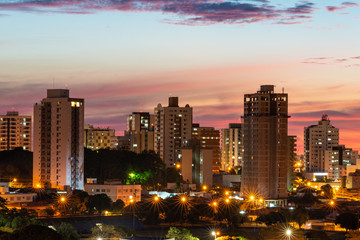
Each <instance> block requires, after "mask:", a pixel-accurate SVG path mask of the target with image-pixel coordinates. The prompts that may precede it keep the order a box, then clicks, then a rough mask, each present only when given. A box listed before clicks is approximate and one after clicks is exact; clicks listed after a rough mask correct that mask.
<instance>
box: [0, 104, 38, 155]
mask: <svg viewBox="0 0 360 240" xmlns="http://www.w3.org/2000/svg"><path fill="white" fill-rule="evenodd" d="M18 147H21V148H23V149H24V150H27V151H31V116H23V115H19V113H18V112H14V111H11V112H7V113H6V115H0V151H6V150H14V148H18Z"/></svg>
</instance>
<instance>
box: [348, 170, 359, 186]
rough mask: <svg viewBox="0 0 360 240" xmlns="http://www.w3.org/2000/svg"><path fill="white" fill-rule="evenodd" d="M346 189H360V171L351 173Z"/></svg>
mask: <svg viewBox="0 0 360 240" xmlns="http://www.w3.org/2000/svg"><path fill="white" fill-rule="evenodd" d="M346 188H347V189H354V188H360V169H356V171H355V172H354V173H349V176H348V177H347V178H346Z"/></svg>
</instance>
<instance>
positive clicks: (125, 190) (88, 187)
mask: <svg viewBox="0 0 360 240" xmlns="http://www.w3.org/2000/svg"><path fill="white" fill-rule="evenodd" d="M85 192H87V193H88V194H89V195H96V194H106V195H107V196H108V197H109V198H111V200H112V201H113V202H115V201H116V200H118V199H121V200H122V201H123V202H124V203H125V205H128V204H130V203H131V202H130V200H131V199H133V200H134V202H139V201H141V185H118V184H85Z"/></svg>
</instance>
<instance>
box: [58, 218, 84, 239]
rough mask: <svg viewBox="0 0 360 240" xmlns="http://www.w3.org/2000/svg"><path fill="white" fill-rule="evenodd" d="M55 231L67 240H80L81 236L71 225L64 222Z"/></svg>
mask: <svg viewBox="0 0 360 240" xmlns="http://www.w3.org/2000/svg"><path fill="white" fill-rule="evenodd" d="M55 229H56V232H58V233H59V234H60V235H61V236H63V238H64V239H65V240H78V239H80V235H79V234H78V232H77V231H76V229H75V228H74V227H73V226H72V225H71V224H70V223H65V222H62V223H61V224H60V225H59V226H56V227H55Z"/></svg>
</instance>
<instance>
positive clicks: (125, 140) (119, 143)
mask: <svg viewBox="0 0 360 240" xmlns="http://www.w3.org/2000/svg"><path fill="white" fill-rule="evenodd" d="M115 145H116V149H118V150H124V151H130V135H129V133H128V132H126V131H125V135H124V136H116V143H115Z"/></svg>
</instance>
